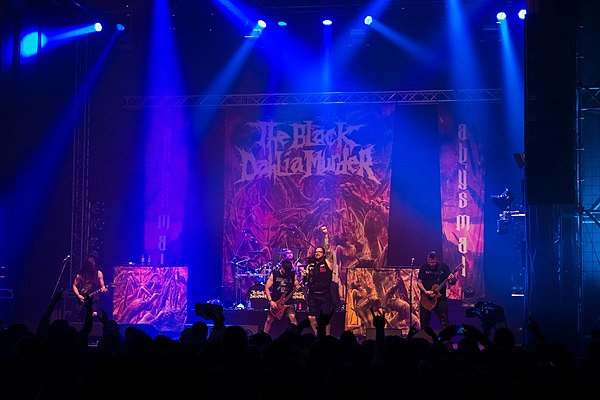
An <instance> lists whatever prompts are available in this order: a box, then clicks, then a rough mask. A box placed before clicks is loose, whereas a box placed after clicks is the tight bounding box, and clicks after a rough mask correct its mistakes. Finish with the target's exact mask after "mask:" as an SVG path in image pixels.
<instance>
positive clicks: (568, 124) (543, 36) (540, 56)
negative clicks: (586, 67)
mask: <svg viewBox="0 0 600 400" xmlns="http://www.w3.org/2000/svg"><path fill="white" fill-rule="evenodd" d="M572 30H573V29H572V22H571V20H570V19H569V17H568V16H565V15H560V16H559V15H554V14H532V15H527V19H526V20H525V53H526V54H525V97H526V101H525V184H526V197H527V202H528V203H529V204H573V203H575V202H576V163H575V161H576V160H575V143H576V142H575V121H576V119H575V87H574V77H575V68H574V65H575V57H574V54H575V51H574V44H573V43H574V39H573V37H572V36H573V35H572Z"/></svg>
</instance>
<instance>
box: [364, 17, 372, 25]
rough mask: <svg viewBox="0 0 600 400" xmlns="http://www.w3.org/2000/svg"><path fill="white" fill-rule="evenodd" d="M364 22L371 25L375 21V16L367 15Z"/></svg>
mask: <svg viewBox="0 0 600 400" xmlns="http://www.w3.org/2000/svg"><path fill="white" fill-rule="evenodd" d="M364 22H365V25H371V23H372V22H373V17H372V16H370V15H367V16H366V17H365V20H364Z"/></svg>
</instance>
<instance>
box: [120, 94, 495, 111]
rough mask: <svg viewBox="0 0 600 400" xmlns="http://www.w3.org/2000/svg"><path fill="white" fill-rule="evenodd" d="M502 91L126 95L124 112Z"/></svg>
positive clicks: (455, 98)
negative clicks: (158, 108)
mask: <svg viewBox="0 0 600 400" xmlns="http://www.w3.org/2000/svg"><path fill="white" fill-rule="evenodd" d="M501 94H502V93H501V90H500V89H473V90H406V91H385V92H332V93H276V94H230V95H193V96H125V105H124V108H125V109H139V108H153V107H228V106H267V105H277V106H283V105H299V104H367V103H396V104H438V103H447V102H465V101H477V102H499V101H501V99H502V98H501Z"/></svg>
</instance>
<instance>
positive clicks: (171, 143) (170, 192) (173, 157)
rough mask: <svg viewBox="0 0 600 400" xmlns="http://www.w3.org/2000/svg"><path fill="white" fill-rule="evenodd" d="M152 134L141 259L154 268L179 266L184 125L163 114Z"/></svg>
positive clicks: (184, 179) (185, 165) (185, 160)
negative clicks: (177, 264) (157, 266)
mask: <svg viewBox="0 0 600 400" xmlns="http://www.w3.org/2000/svg"><path fill="white" fill-rule="evenodd" d="M165 112H167V111H165ZM149 132H150V134H149V136H148V138H147V139H146V163H145V166H146V180H145V183H146V192H145V193H146V196H145V199H146V204H145V229H144V251H143V256H142V257H143V259H144V262H146V263H147V264H152V265H163V264H165V263H169V264H174V263H179V262H180V260H181V232H182V230H183V219H184V217H185V195H186V187H187V174H188V154H187V147H186V145H185V134H184V130H183V124H182V122H181V121H180V118H179V117H177V116H170V115H163V118H161V119H159V118H155V120H154V124H153V126H151V129H150V130H149Z"/></svg>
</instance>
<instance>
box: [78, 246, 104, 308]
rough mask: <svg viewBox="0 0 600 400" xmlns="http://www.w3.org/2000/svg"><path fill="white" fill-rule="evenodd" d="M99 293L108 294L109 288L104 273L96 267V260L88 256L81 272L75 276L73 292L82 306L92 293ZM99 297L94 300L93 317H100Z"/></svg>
mask: <svg viewBox="0 0 600 400" xmlns="http://www.w3.org/2000/svg"><path fill="white" fill-rule="evenodd" d="M96 291H99V293H106V292H107V291H108V288H107V287H106V285H105V284H104V275H103V274H102V271H100V270H99V269H98V266H97V265H96V259H95V258H94V257H92V256H88V257H86V258H85V260H83V264H82V266H81V270H80V271H79V273H78V274H77V275H76V276H75V280H74V281H73V292H74V293H75V296H77V298H78V299H79V301H80V302H81V304H83V302H84V301H85V298H86V296H87V295H89V294H90V293H93V292H96ZM99 304H100V301H99V296H96V298H95V299H93V310H94V311H93V312H92V316H94V317H96V316H98V309H99Z"/></svg>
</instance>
